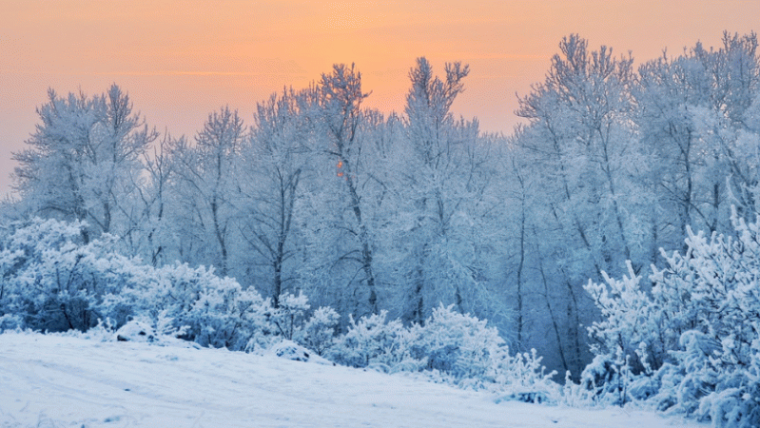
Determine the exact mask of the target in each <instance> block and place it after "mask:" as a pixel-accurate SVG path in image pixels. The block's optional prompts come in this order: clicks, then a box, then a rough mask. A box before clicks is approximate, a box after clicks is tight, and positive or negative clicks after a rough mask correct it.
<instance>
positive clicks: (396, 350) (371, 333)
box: [328, 311, 425, 372]
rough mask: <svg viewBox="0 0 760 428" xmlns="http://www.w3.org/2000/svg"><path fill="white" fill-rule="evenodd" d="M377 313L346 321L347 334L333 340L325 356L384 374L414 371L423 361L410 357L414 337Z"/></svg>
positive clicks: (383, 315) (400, 325) (384, 314)
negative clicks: (333, 343) (347, 322)
mask: <svg viewBox="0 0 760 428" xmlns="http://www.w3.org/2000/svg"><path fill="white" fill-rule="evenodd" d="M387 316H388V312H387V311H380V313H379V314H373V315H370V316H367V317H362V318H360V319H359V320H358V321H355V320H354V319H353V317H350V318H349V328H348V331H347V332H346V333H345V334H344V335H342V336H340V337H339V338H337V339H336V343H335V346H334V347H333V348H332V349H330V350H329V352H328V357H329V359H331V360H332V361H335V362H336V363H338V364H342V365H346V366H351V367H372V368H376V369H378V370H381V371H384V372H397V371H417V370H419V369H420V368H421V367H422V366H423V365H424V364H425V362H424V361H420V360H418V359H415V358H412V355H411V352H412V350H411V347H412V345H413V344H414V340H415V335H413V334H412V333H411V332H410V331H409V330H408V329H406V328H404V326H403V325H402V324H401V321H399V320H391V321H387V320H386V318H387Z"/></svg>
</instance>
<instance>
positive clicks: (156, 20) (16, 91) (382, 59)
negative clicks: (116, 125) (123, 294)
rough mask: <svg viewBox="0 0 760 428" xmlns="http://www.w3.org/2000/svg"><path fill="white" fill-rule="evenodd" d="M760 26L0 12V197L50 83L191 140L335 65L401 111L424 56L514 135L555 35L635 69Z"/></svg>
mask: <svg viewBox="0 0 760 428" xmlns="http://www.w3.org/2000/svg"><path fill="white" fill-rule="evenodd" d="M758 23H760V1H726V0H724V1H699V0H662V1H646V0H637V1H619V0H617V1H609V0H593V1H591V0H554V1H539V0H523V1H507V0H501V1H496V0H494V1H478V0H473V1H469V2H468V1H463V0H456V1H454V0H437V1H414V0H411V1H410V0H405V1H400V0H398V1H397V0H382V1H375V0H366V1H306V0H301V1H298V0H279V1H278V0H272V1H243V0H185V1H176V0H174V1H162V0H97V1H95V0H77V1H74V0H56V1H43V0H0V194H2V193H5V192H6V191H7V190H8V188H9V185H10V180H9V179H8V174H9V173H10V171H11V170H12V168H13V163H12V162H10V160H9V159H10V156H11V152H12V151H17V150H20V149H22V148H23V146H24V144H23V141H24V140H25V139H26V138H27V137H28V136H29V134H30V133H31V132H33V130H34V125H35V124H36V123H37V117H36V114H35V107H37V106H39V105H40V104H42V103H44V102H45V99H46V90H47V88H48V87H52V88H54V89H55V90H56V91H58V92H59V93H63V94H65V93H68V92H71V91H77V90H79V88H81V89H82V90H83V91H84V92H85V93H87V94H90V95H92V94H95V93H102V92H104V91H105V90H106V89H107V87H108V86H109V85H110V84H111V83H112V82H116V83H118V84H119V85H121V86H122V88H123V89H125V90H127V91H128V92H129V94H130V96H131V98H132V100H133V102H134V106H135V109H137V110H140V111H141V112H142V113H143V115H144V116H145V118H146V119H147V121H148V123H149V124H151V125H155V126H156V127H157V128H158V129H159V130H160V131H163V130H164V129H168V130H169V132H171V133H172V134H174V135H179V134H188V135H190V134H193V133H194V132H195V131H196V130H197V129H200V128H201V126H202V125H203V121H204V120H205V119H206V116H207V115H208V113H209V112H211V111H213V110H214V109H216V108H218V107H221V106H223V105H225V104H228V105H230V107H233V108H237V109H238V110H239V111H240V113H241V115H242V117H243V118H245V119H246V120H247V121H248V122H249V123H250V122H251V117H252V112H253V111H254V108H255V105H256V102H258V101H261V100H263V99H264V98H266V97H267V96H268V95H269V94H271V93H272V92H273V91H278V90H279V89H281V88H282V87H283V86H285V85H292V86H294V87H296V88H301V87H304V86H306V85H307V84H308V83H309V82H310V81H313V80H317V79H318V78H319V76H320V73H323V72H328V71H330V69H331V67H332V64H334V63H351V62H354V63H356V66H357V68H358V69H359V70H360V71H361V72H362V74H363V84H364V89H365V91H368V90H371V91H372V95H371V96H370V97H369V98H368V100H367V105H368V106H371V107H377V108H380V109H381V110H384V111H386V112H388V111H391V110H396V111H401V110H402V109H403V103H404V97H405V95H406V92H407V90H408V87H409V83H408V78H407V73H408V71H409V68H410V67H412V66H413V64H414V60H415V58H416V57H418V56H426V57H427V58H428V59H429V60H431V62H432V63H433V65H434V66H435V67H437V71H439V72H441V71H442V69H443V63H444V62H445V61H463V62H465V63H469V64H470V68H471V73H470V76H469V77H468V78H467V79H466V81H465V84H466V88H467V89H466V91H465V93H464V94H462V95H461V96H460V98H459V100H458V101H457V103H456V104H454V110H455V112H456V113H458V114H462V115H463V116H465V117H466V118H472V117H478V118H479V120H480V123H481V128H482V129H484V130H487V131H503V132H505V133H509V132H510V131H511V129H512V127H513V126H514V124H515V123H516V122H517V118H515V117H514V114H513V111H514V110H515V108H516V107H517V102H516V97H515V93H516V92H517V93H520V94H525V93H527V92H528V91H529V88H530V84H531V83H534V82H538V81H541V80H542V79H543V76H544V74H545V73H546V71H547V69H548V66H549V60H550V57H551V56H552V55H553V54H555V53H556V52H557V45H558V43H559V41H560V39H561V38H562V37H563V36H565V35H568V34H570V33H579V34H580V35H581V36H583V37H585V38H587V39H588V40H589V42H590V46H591V47H592V48H594V49H596V48H598V46H599V45H601V44H606V45H608V46H612V47H613V48H614V49H615V51H617V52H618V53H625V52H627V51H629V50H631V51H632V52H633V56H634V58H636V60H637V62H639V63H640V62H642V61H645V60H649V59H652V58H654V57H656V56H658V55H659V54H661V52H662V49H663V48H666V47H667V48H668V49H669V51H670V52H679V51H681V50H682V49H683V48H684V47H685V46H693V44H694V43H695V42H696V41H697V40H701V41H702V42H703V43H704V44H705V45H707V46H718V44H719V42H720V37H721V34H722V32H723V30H729V31H731V32H738V33H740V34H742V33H748V32H750V31H752V30H755V31H757V30H758V29H760V28H758V27H760V25H758Z"/></svg>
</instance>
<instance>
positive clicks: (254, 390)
mask: <svg viewBox="0 0 760 428" xmlns="http://www.w3.org/2000/svg"><path fill="white" fill-rule="evenodd" d="M315 361H317V363H313V362H298V361H291V360H288V359H284V358H278V357H277V356H276V355H274V354H271V353H270V354H269V355H264V356H259V355H253V354H245V353H241V352H230V351H226V350H218V349H207V348H204V349H197V348H194V347H181V346H156V345H151V344H148V343H139V342H116V341H100V340H95V339H92V338H91V339H85V338H81V337H72V336H70V335H69V336H62V335H41V334H28V333H26V334H25V333H5V334H0V428H16V427H24V428H26V427H77V428H79V427H85V428H91V427H198V428H200V427H246V428H250V427H257V428H266V427H352V428H355V427H437V428H446V427H499V428H504V427H510V428H522V427H526V428H527V427H557V428H571V427H576V428H577V427H587V428H603V427H604V428H616V427H626V428H636V427H641V428H658V427H676V426H677V427H684V428H688V427H703V426H704V425H700V424H697V423H695V422H693V421H685V420H683V419H680V418H675V417H670V418H666V417H663V416H660V415H657V414H654V413H649V412H643V411H630V410H625V409H620V408H608V409H604V410H582V409H572V408H567V407H562V406H555V407H552V406H541V405H534V404H525V403H518V402H501V403H497V402H496V401H497V400H496V397H495V396H493V395H491V394H489V393H486V392H476V391H466V390H461V389H456V388H453V387H450V386H447V385H441V384H435V383H431V382H426V381H424V380H422V379H417V378H414V377H413V376H410V375H401V374H398V375H386V374H381V373H377V372H373V371H363V370H357V369H351V368H346V367H340V366H332V365H330V364H325V361H324V360H315Z"/></svg>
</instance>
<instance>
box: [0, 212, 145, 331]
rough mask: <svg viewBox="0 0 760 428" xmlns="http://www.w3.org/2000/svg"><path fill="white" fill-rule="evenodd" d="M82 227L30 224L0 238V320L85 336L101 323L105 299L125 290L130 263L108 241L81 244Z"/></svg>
mask: <svg viewBox="0 0 760 428" xmlns="http://www.w3.org/2000/svg"><path fill="white" fill-rule="evenodd" d="M84 227H85V226H84V224H83V223H76V222H75V223H63V222H59V221H56V220H40V219H34V220H31V221H30V222H29V223H28V224H25V225H18V224H17V225H14V228H13V229H12V230H11V231H9V232H8V233H7V234H6V235H5V236H3V237H2V238H0V241H1V242H0V278H2V280H0V317H2V316H7V315H11V316H15V317H16V318H15V319H16V320H21V321H22V323H23V325H20V326H19V327H23V328H31V329H34V330H46V331H65V330H69V329H76V330H80V331H84V330H87V329H88V328H90V327H93V326H95V325H97V322H98V319H99V318H104V317H105V314H104V311H103V309H104V308H103V306H102V304H103V302H104V299H105V298H106V297H107V296H109V295H112V294H115V293H118V292H119V290H120V289H121V288H122V287H124V286H125V284H126V283H127V282H128V281H129V276H130V275H129V274H128V273H126V274H125V272H128V271H129V270H130V268H131V266H133V265H134V262H133V261H132V260H131V259H128V258H126V257H123V256H120V255H119V254H116V253H115V252H114V251H113V242H114V239H113V238H112V237H110V236H107V235H104V236H103V237H102V238H101V239H98V240H93V241H90V242H85V240H84V238H83V235H82V230H83V228H84ZM5 319H6V321H5V323H7V322H8V319H9V318H7V317H6V318H5Z"/></svg>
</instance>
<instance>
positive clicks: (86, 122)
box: [13, 84, 158, 240]
mask: <svg viewBox="0 0 760 428" xmlns="http://www.w3.org/2000/svg"><path fill="white" fill-rule="evenodd" d="M37 114H38V115H39V117H40V121H41V123H39V124H37V126H36V130H35V132H34V133H33V134H32V136H31V138H29V139H28V140H27V141H26V144H27V145H28V147H29V148H27V149H26V150H24V151H21V152H18V153H15V154H14V156H13V159H14V160H15V161H16V162H18V166H17V167H16V170H15V172H14V176H15V179H16V189H17V190H18V191H19V193H20V195H21V197H22V198H23V201H24V203H25V204H26V205H27V207H28V208H27V209H28V210H29V211H31V213H32V214H33V215H42V216H46V217H52V218H58V219H63V220H68V221H72V220H77V221H86V222H87V224H88V227H87V228H86V229H83V232H82V233H83V234H84V236H85V239H86V240H87V239H91V238H94V237H97V236H98V235H100V234H101V233H116V234H119V235H121V236H125V235H129V234H130V233H132V232H133V226H134V224H133V220H134V219H135V218H137V217H139V214H140V211H141V210H140V207H139V206H138V205H137V204H136V200H137V199H138V198H137V194H136V193H137V189H138V188H139V186H140V184H141V183H140V180H141V178H140V174H141V172H142V169H143V168H142V164H141V163H140V161H141V157H142V155H143V154H144V153H145V152H146V150H147V149H148V147H149V145H150V144H151V143H152V142H153V141H154V140H155V139H156V138H157V136H158V134H157V133H156V132H155V130H151V129H149V128H148V127H147V125H145V123H144V121H143V119H142V118H141V117H140V115H139V114H137V113H133V112H132V103H131V101H130V99H129V95H127V94H126V93H124V92H122V90H121V88H119V87H118V86H117V85H115V84H114V85H112V86H111V87H110V88H109V90H108V92H107V93H106V94H103V95H96V96H93V97H88V96H86V95H85V94H83V93H79V94H73V93H70V94H69V95H68V96H67V97H61V96H58V94H56V93H55V91H53V90H50V91H49V92H48V103H47V104H45V105H43V106H42V107H40V108H38V109H37Z"/></svg>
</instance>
